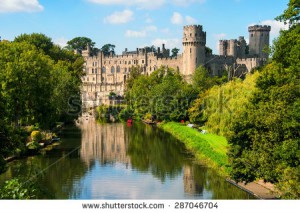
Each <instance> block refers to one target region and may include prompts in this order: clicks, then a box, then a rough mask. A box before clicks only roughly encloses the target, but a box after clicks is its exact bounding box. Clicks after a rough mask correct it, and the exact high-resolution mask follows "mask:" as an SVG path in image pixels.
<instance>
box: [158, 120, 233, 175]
mask: <svg viewBox="0 0 300 213" xmlns="http://www.w3.org/2000/svg"><path fill="white" fill-rule="evenodd" d="M158 126H159V127H160V128H162V129H163V130H165V131H166V132H169V133H170V134H172V135H173V136H174V137H176V138H177V139H178V140H180V141H182V142H183V143H184V144H185V146H186V148H187V149H188V150H189V151H191V152H192V153H193V154H194V155H195V157H196V160H197V161H199V162H201V163H204V164H206V165H209V166H210V167H213V168H215V169H217V171H218V173H219V174H220V175H222V176H228V175H229V172H230V167H229V166H228V158H227V155H226V152H227V146H228V143H227V140H226V138H224V137H222V136H218V135H214V134H208V133H207V134H203V133H201V132H199V131H197V130H196V129H193V128H191V127H188V126H186V125H183V124H180V123H175V122H168V123H161V124H159V125H158Z"/></svg>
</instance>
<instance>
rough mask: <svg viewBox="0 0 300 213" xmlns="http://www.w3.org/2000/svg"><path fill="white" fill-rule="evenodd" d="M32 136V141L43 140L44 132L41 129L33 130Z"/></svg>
mask: <svg viewBox="0 0 300 213" xmlns="http://www.w3.org/2000/svg"><path fill="white" fill-rule="evenodd" d="M30 136H31V139H32V141H36V142H39V141H41V140H42V134H41V132H40V131H32V133H31V135H30Z"/></svg>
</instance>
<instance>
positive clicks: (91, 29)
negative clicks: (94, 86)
mask: <svg viewBox="0 0 300 213" xmlns="http://www.w3.org/2000/svg"><path fill="white" fill-rule="evenodd" d="M287 4H288V0H0V36H1V38H2V39H6V40H10V41H11V40H13V39H14V38H15V37H16V36H18V35H20V34H23V33H27V34H30V33H43V34H45V35H47V36H48V37H50V38H52V40H53V42H54V43H56V44H59V45H61V46H65V45H66V42H67V41H69V40H71V39H73V38H75V37H78V36H84V37H88V38H91V39H92V40H93V41H94V42H96V47H98V48H101V47H102V46H103V45H104V44H107V43H110V44H114V45H115V46H116V49H115V51H116V53H117V54H120V53H121V52H122V51H124V49H125V48H128V50H135V49H136V48H139V47H144V46H151V45H154V46H161V45H162V43H165V44H166V48H169V49H172V48H174V47H177V48H179V49H180V50H182V34H183V26H184V25H191V24H197V25H202V26H203V29H204V31H206V37H207V44H206V46H208V47H210V48H211V49H213V53H214V54H218V45H217V44H218V41H219V40H220V39H237V38H238V37H239V36H245V39H246V41H248V37H249V36H248V26H250V25H253V24H262V25H271V28H272V30H271V42H272V40H273V39H274V38H276V37H277V36H278V35H279V31H280V29H287V26H285V25H284V24H283V23H281V22H277V21H275V20H274V18H275V17H276V16H278V15H280V14H282V13H283V11H284V10H285V9H286V8H287Z"/></svg>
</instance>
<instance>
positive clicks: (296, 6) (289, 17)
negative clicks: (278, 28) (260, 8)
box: [276, 0, 300, 26]
mask: <svg viewBox="0 0 300 213" xmlns="http://www.w3.org/2000/svg"><path fill="white" fill-rule="evenodd" d="M276 20H278V21H283V22H284V23H285V24H287V23H289V25H290V26H293V25H298V24H299V20H300V0H290V2H289V3H288V8H287V9H286V10H285V11H284V13H283V14H282V15H280V16H278V17H276Z"/></svg>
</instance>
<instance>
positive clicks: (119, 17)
mask: <svg viewBox="0 0 300 213" xmlns="http://www.w3.org/2000/svg"><path fill="white" fill-rule="evenodd" d="M132 20H133V12H132V11H131V10H124V11H122V12H119V11H117V12H114V13H113V14H111V15H110V16H107V17H105V18H104V23H109V24H125V23H128V22H130V21H132Z"/></svg>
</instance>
